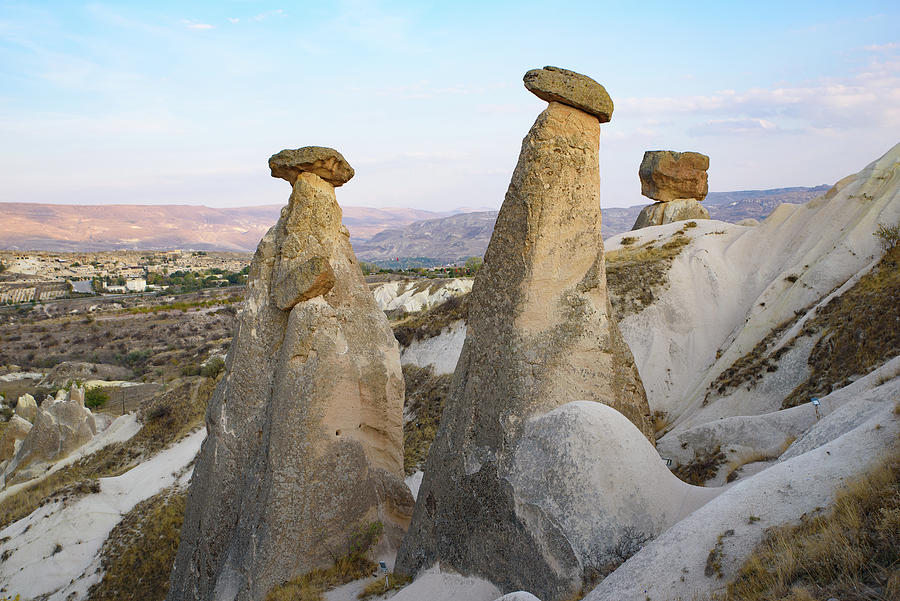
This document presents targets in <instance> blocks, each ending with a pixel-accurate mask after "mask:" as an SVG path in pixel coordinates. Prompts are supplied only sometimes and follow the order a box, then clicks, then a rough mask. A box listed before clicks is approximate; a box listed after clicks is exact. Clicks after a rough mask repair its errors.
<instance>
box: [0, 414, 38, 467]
mask: <svg viewBox="0 0 900 601" xmlns="http://www.w3.org/2000/svg"><path fill="white" fill-rule="evenodd" d="M30 431H31V422H29V421H28V420H26V419H25V418H23V417H20V416H18V415H13V416H12V418H10V420H9V423H8V424H7V425H6V428H5V429H4V430H3V434H0V461H6V460H7V459H12V456H13V455H15V454H16V443H17V442H18V441H20V440H25V437H26V436H28V433H29V432H30Z"/></svg>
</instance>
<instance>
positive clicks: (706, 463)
mask: <svg viewBox="0 0 900 601" xmlns="http://www.w3.org/2000/svg"><path fill="white" fill-rule="evenodd" d="M725 460H726V457H725V453H724V452H723V451H722V447H720V446H718V445H717V446H716V448H715V449H712V450H708V449H704V450H702V451H700V452H697V450H696V449H695V450H694V458H693V459H692V460H691V461H690V463H685V464H679V465H676V466H675V467H674V468H673V469H672V473H673V474H675V475H676V476H678V477H679V478H681V479H682V480H683V481H685V482H687V483H688V484H693V485H694V486H704V485H705V484H706V482H707V481H708V480H710V479H712V478H715V477H716V474H718V473H719V467H720V466H721V465H722V464H723V463H725Z"/></svg>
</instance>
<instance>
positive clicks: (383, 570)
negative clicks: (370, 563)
mask: <svg viewBox="0 0 900 601" xmlns="http://www.w3.org/2000/svg"><path fill="white" fill-rule="evenodd" d="M378 571H380V572H381V575H382V576H384V589H385V590H387V589H389V588H390V587H391V583H390V581H389V580H388V578H389V576H388V569H387V564H386V563H384V562H383V561H379V562H378Z"/></svg>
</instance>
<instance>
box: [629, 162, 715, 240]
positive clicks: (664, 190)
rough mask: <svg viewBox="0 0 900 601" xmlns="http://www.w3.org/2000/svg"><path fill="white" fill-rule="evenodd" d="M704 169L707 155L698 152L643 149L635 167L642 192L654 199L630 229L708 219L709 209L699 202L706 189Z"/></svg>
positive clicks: (704, 195) (707, 186) (707, 187)
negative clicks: (638, 167)
mask: <svg viewBox="0 0 900 601" xmlns="http://www.w3.org/2000/svg"><path fill="white" fill-rule="evenodd" d="M707 169H709V157H708V156H706V155H704V154H700V153H699V152H674V151H672V150H648V151H647V152H645V153H644V158H643V160H642V161H641V167H640V169H638V176H639V177H640V179H641V194H643V195H644V196H646V197H647V198H651V199H653V200H656V201H657V202H656V203H655V204H652V205H649V206H646V207H644V208H643V209H642V210H641V212H640V214H639V215H638V218H637V220H636V221H635V222H634V227H632V228H631V229H632V230H639V229H641V228H645V227H649V226H651V225H663V224H666V223H672V222H673V221H684V220H686V219H709V211H707V210H706V208H705V207H703V205H701V204H700V201H701V200H703V199H704V198H706V194H707V192H708V191H709V184H708V179H707V173H706V170H707Z"/></svg>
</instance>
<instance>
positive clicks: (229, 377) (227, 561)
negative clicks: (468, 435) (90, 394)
mask: <svg viewBox="0 0 900 601" xmlns="http://www.w3.org/2000/svg"><path fill="white" fill-rule="evenodd" d="M279 154H281V153H279ZM334 154H335V155H337V153H336V152H335V153H334ZM276 156H279V155H276ZM338 156H339V155H338ZM402 411H403V376H402V374H401V370H400V353H399V348H398V345H397V342H396V340H395V339H394V337H393V334H392V333H391V329H390V327H389V326H388V322H387V319H386V318H385V316H384V313H383V312H382V311H380V310H379V309H378V307H377V305H376V304H375V300H374V298H373V297H372V294H371V292H370V291H369V289H368V286H367V285H366V283H365V280H364V279H363V275H362V271H361V270H360V268H359V265H358V263H357V261H356V257H355V256H354V254H353V250H352V249H351V247H350V241H349V233H348V232H347V229H346V228H344V227H342V226H341V209H340V207H339V206H338V204H337V201H336V199H335V194H334V187H333V186H332V185H331V184H330V183H328V182H327V181H325V180H323V179H322V178H321V177H319V176H318V175H316V174H315V173H311V172H302V173H299V174H298V175H297V177H296V181H295V182H294V184H293V193H292V194H291V197H290V201H289V203H288V206H287V207H285V208H284V209H283V210H282V213H281V218H280V219H279V221H278V223H277V224H276V225H275V226H274V227H273V228H272V229H271V230H270V231H269V233H268V234H266V236H265V237H264V238H263V239H262V241H261V242H260V244H259V248H258V249H257V251H256V255H255V256H254V258H253V262H252V265H251V269H250V281H249V284H248V294H247V300H246V301H245V305H244V308H243V310H242V311H241V313H240V315H239V317H238V319H237V330H236V333H235V336H234V341H233V342H232V345H231V348H230V350H229V352H228V357H227V359H226V374H225V377H224V378H223V379H222V381H221V382H220V383H219V386H218V387H217V389H216V391H215V393H214V395H213V398H212V399H211V401H210V405H209V409H208V411H207V416H206V422H207V429H208V432H209V434H208V437H207V439H206V441H205V442H204V444H203V449H202V451H201V453H200V456H199V458H198V461H197V466H196V468H195V471H194V475H193V479H192V481H191V486H190V491H189V494H188V500H187V510H186V517H185V522H184V528H183V531H182V538H181V546H180V548H179V550H178V555H177V558H176V562H175V567H174V570H173V572H172V578H171V588H170V591H169V597H168V598H169V599H171V600H187V599H190V600H192V601H193V600H201V599H202V600H213V599H215V600H229V601H230V600H241V601H243V600H254V601H259V600H262V599H265V597H266V594H267V593H268V592H269V590H270V589H271V588H272V587H274V586H276V585H278V584H281V583H282V582H283V581H285V580H288V579H290V578H292V577H294V576H297V575H299V574H303V573H306V572H308V571H310V570H312V569H314V568H318V567H323V566H326V565H331V564H332V563H333V562H334V558H333V556H332V553H334V554H340V553H342V552H344V550H345V549H347V544H348V535H349V532H350V531H352V530H353V529H354V528H355V527H356V526H359V525H363V524H367V523H371V522H374V521H381V522H382V523H383V524H384V527H385V534H386V537H385V538H386V540H387V541H388V542H389V543H390V544H393V545H396V544H398V543H399V539H400V537H401V536H402V532H403V530H405V528H406V526H407V525H408V523H409V519H410V515H411V513H412V504H413V499H412V496H411V494H410V492H409V489H408V488H407V487H406V485H405V484H404V482H403V456H402V444H403V439H402V436H403V432H402Z"/></svg>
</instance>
